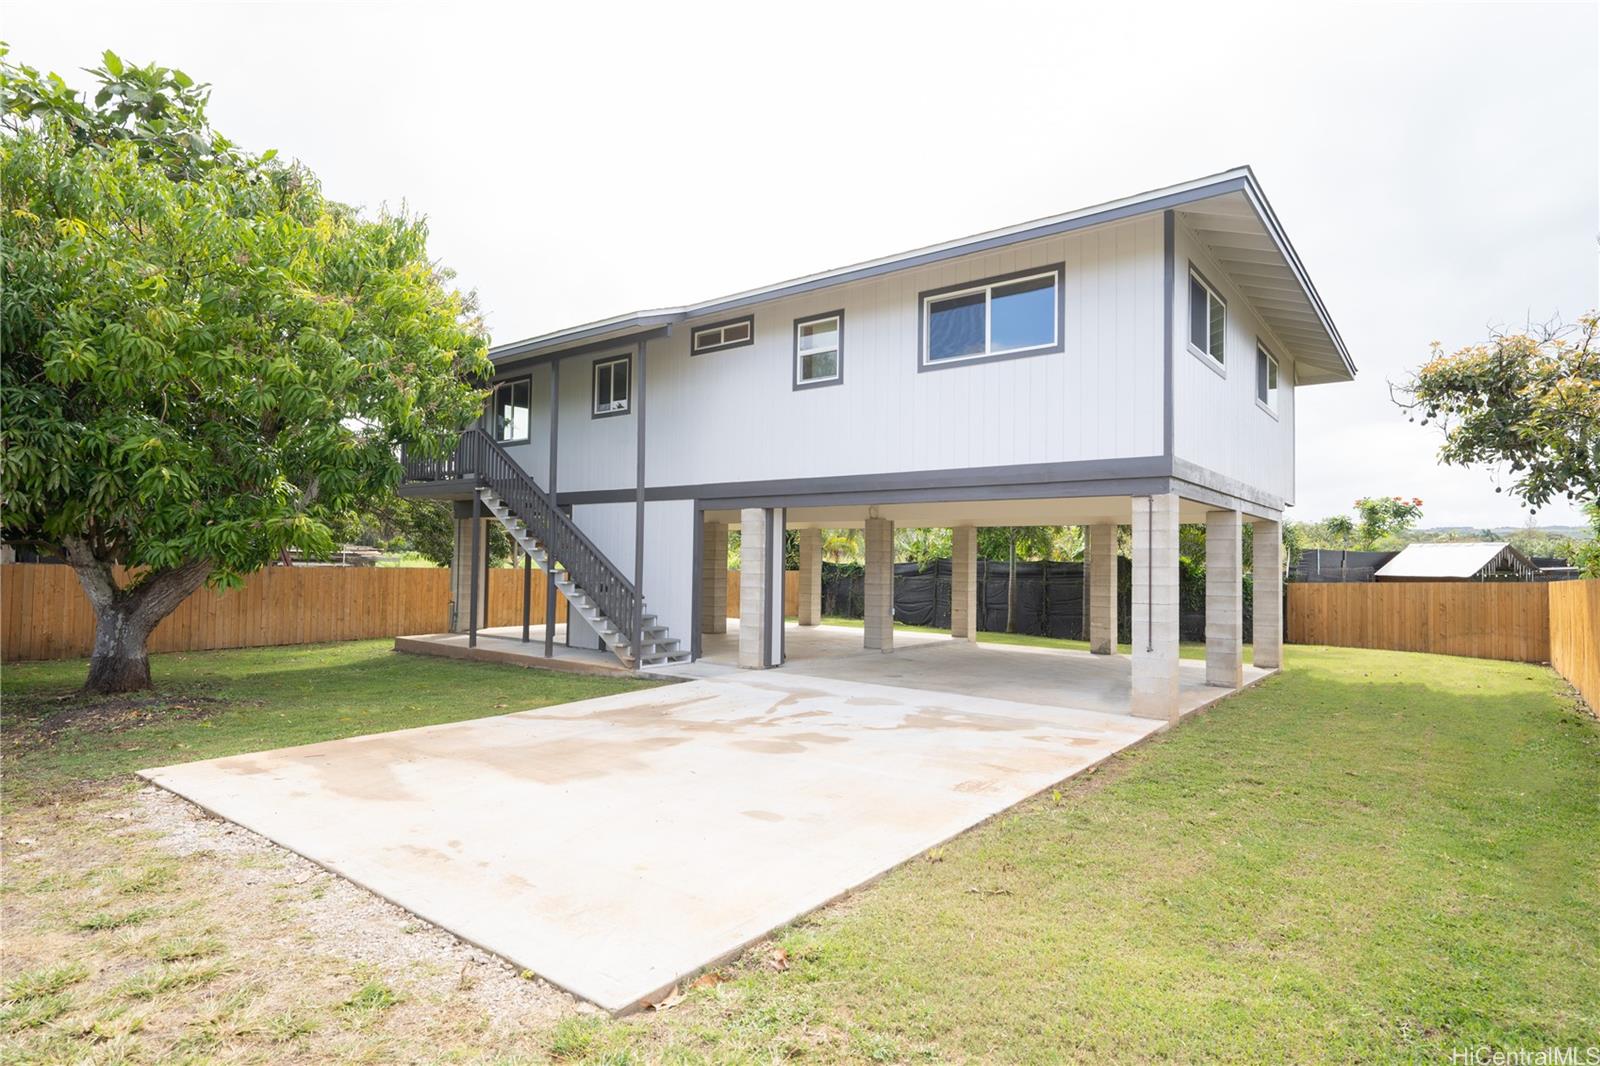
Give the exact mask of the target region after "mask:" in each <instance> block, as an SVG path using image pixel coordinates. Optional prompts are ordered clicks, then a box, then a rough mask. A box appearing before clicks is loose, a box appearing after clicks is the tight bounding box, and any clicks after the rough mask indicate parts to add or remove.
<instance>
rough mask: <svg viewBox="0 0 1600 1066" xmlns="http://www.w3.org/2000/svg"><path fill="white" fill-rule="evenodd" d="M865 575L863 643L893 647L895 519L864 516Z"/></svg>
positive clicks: (874, 646) (886, 650) (864, 645)
mask: <svg viewBox="0 0 1600 1066" xmlns="http://www.w3.org/2000/svg"><path fill="white" fill-rule="evenodd" d="M866 540H867V549H866V556H867V579H866V588H865V590H864V595H863V596H862V599H863V601H864V604H863V606H864V608H865V610H864V612H863V613H864V615H865V618H864V625H863V626H862V629H863V635H862V646H863V647H865V648H868V649H873V648H876V649H877V650H878V651H882V652H891V651H894V523H893V522H892V521H890V520H889V519H887V518H868V519H867V537H866Z"/></svg>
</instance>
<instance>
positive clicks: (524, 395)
mask: <svg viewBox="0 0 1600 1066" xmlns="http://www.w3.org/2000/svg"><path fill="white" fill-rule="evenodd" d="M532 389H533V382H531V381H529V380H528V379H527V378H523V379H522V380H521V381H502V382H501V383H500V384H498V385H496V386H495V387H494V397H493V399H492V400H491V401H490V404H489V435H490V436H492V437H493V438H494V439H495V440H497V441H499V442H501V443H502V444H509V443H511V442H513V441H524V440H527V439H528V397H529V396H530V395H531V394H532Z"/></svg>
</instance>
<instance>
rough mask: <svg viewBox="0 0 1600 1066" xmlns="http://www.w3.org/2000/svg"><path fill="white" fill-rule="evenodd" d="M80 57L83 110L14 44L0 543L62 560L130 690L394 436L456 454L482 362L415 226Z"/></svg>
mask: <svg viewBox="0 0 1600 1066" xmlns="http://www.w3.org/2000/svg"><path fill="white" fill-rule="evenodd" d="M91 73H92V74H94V75H95V77H96V78H98V80H99V82H100V88H99V90H98V91H97V92H96V94H95V96H94V99H93V102H92V103H91V102H90V101H88V100H87V99H85V98H84V97H83V96H82V95H80V94H78V93H76V92H74V91H72V90H71V89H70V88H68V87H67V85H66V84H65V82H64V81H63V80H62V79H61V78H59V77H58V76H56V75H54V74H51V75H46V76H42V75H40V74H39V72H38V71H36V70H34V69H33V68H31V67H27V66H21V65H16V64H13V63H12V62H10V61H9V60H8V59H6V58H5V54H4V52H0V109H3V117H0V193H3V197H4V212H3V217H0V239H3V243H4V262H3V269H4V294H3V302H0V345H3V349H4V352H5V359H4V362H3V365H0V389H3V403H4V408H5V425H4V429H3V433H0V492H3V493H4V499H5V514H4V530H5V536H6V538H7V539H8V540H11V541H14V542H20V543H30V544H34V545H39V546H43V547H47V548H51V549H54V550H58V551H62V552H64V553H65V554H66V556H67V558H68V560H69V561H70V562H71V563H72V564H73V565H74V567H75V568H76V569H77V570H78V573H79V576H80V578H81V579H82V580H83V582H84V587H85V590H86V592H87V593H88V594H89V598H90V600H91V602H92V603H93V604H94V605H95V608H96V612H97V616H98V617H99V621H100V624H101V625H100V628H101V633H100V636H99V637H97V644H96V650H95V656H96V660H97V661H98V660H100V659H101V658H102V657H103V655H116V656H121V657H123V658H126V659H127V660H128V661H129V663H130V664H131V665H130V666H128V667H127V670H128V671H131V674H132V676H131V679H130V680H127V681H126V682H124V683H119V684H121V685H123V686H124V687H125V686H130V685H131V686H133V687H137V685H138V684H139V678H138V677H137V674H138V671H139V670H140V669H142V670H143V683H145V684H148V667H147V666H145V665H144V651H143V636H144V634H146V633H148V630H149V628H150V627H153V626H154V624H155V622H156V621H159V619H160V617H161V616H163V615H164V614H165V613H166V612H167V611H170V610H171V608H172V607H173V606H176V604H177V602H179V601H181V600H182V598H183V596H184V595H187V593H188V592H189V591H192V590H193V588H194V587H197V586H198V584H199V583H200V582H203V581H205V580H206V579H207V578H210V579H211V580H212V581H213V582H214V583H218V584H228V583H233V582H237V581H239V580H241V579H242V576H243V575H244V574H246V573H248V572H249V571H251V570H254V569H256V568H258V567H260V566H262V565H264V564H266V563H268V562H269V561H271V560H273V559H274V558H276V557H277V556H278V555H279V554H280V552H281V551H282V550H283V549H285V548H291V547H292V548H297V549H299V550H301V551H304V552H307V553H310V554H317V553H320V552H325V551H327V550H328V549H329V548H331V546H332V545H331V541H330V538H329V531H328V528H327V524H326V520H325V516H326V515H328V514H331V513H336V512H339V511H341V510H345V509H348V508H351V507H355V506H358V505H360V504H361V503H362V502H363V501H365V500H368V499H371V498H373V497H375V496H377V495H378V494H381V493H382V492H384V491H385V490H387V489H388V488H390V487H392V486H393V484H394V483H395V482H396V481H397V480H398V477H399V473H400V470H399V465H398V463H397V461H396V452H397V450H398V449H399V447H400V446H402V445H407V446H410V447H412V448H413V449H414V450H417V451H422V452H434V453H441V452H443V451H444V450H445V449H446V448H447V447H449V446H450V444H451V443H452V442H453V441H454V439H455V436H456V434H457V432H458V430H459V428H460V427H461V426H462V425H464V424H465V423H467V422H468V421H470V420H471V419H472V418H473V417H475V416H476V415H477V414H478V413H479V411H480V410H481V405H482V398H483V393H482V391H481V389H480V388H479V387H478V381H480V380H481V379H482V376H483V375H484V374H485V372H486V371H487V368H488V362H487V358H486V356H485V339H484V336H483V331H482V328H481V326H480V325H479V323H478V321H477V320H476V318H475V317H474V315H473V309H472V306H471V303H470V301H469V300H468V299H466V298H464V297H463V296H462V295H461V294H459V293H457V292H454V291H452V290H451V288H450V287H449V285H448V277H449V275H448V274H446V273H444V272H442V271H441V270H439V269H438V268H437V267H436V266H435V265H434V264H433V263H431V262H430V261H429V259H428V256H427V248H426V239H427V229H426V226H425V225H424V223H423V221H422V220H421V219H420V218H417V217H415V216H412V215H408V214H406V213H404V212H398V213H396V212H387V211H385V212H381V213H379V214H378V215H377V216H376V217H371V218H369V217H364V216H363V215H362V214H361V213H359V212H358V211H356V210H355V209H353V208H351V207H348V206H346V205H344V204H340V203H337V202H334V201H332V200H329V199H327V198H326V197H325V196H324V195H323V193H322V189H321V187H320V185H319V184H318V182H317V180H316V177H315V176H314V175H313V174H312V173H311V172H310V171H308V170H307V169H306V168H305V167H303V166H300V165H298V164H289V163H283V162H280V161H278V160H277V159H275V158H274V157H273V155H272V153H264V154H261V155H253V154H250V153H247V152H245V151H243V150H242V149H240V148H238V147H237V146H235V145H234V144H232V142H230V141H228V140H226V139H225V138H223V137H221V136H220V135H218V134H216V133H215V132H213V131H212V130H211V128H210V126H209V124H208V122H207V119H206V115H205V108H206V103H207V99H208V96H209V93H208V91H207V89H206V87H205V86H204V85H196V84H194V82H193V81H192V80H191V79H190V78H188V77H187V76H186V75H184V74H183V73H181V72H179V71H174V70H169V69H166V68H163V67H158V66H155V65H153V64H152V65H149V66H144V67H130V66H128V65H127V64H124V63H123V62H122V61H121V60H120V59H119V58H118V57H117V56H115V55H113V54H112V53H109V52H108V53H106V56H105V65H104V66H103V67H101V68H99V69H97V70H94V71H92V72H91ZM118 565H120V566H122V567H128V568H134V569H135V573H136V576H134V577H133V578H132V580H130V581H127V582H126V583H119V582H118V581H117V580H116V578H115V576H114V573H113V570H112V567H113V566H118ZM174 597H175V598H174ZM152 616H153V617H152ZM113 623H115V625H114V626H113ZM113 629H115V632H113ZM117 633H124V637H123V638H117V639H116V640H112V638H115V637H117ZM128 636H133V637H137V640H136V641H134V643H136V645H137V647H136V648H131V647H129V646H127V639H125V638H126V637H128ZM101 637H105V638H106V639H107V640H108V641H111V643H112V644H116V645H117V646H116V647H112V646H111V645H110V644H108V645H107V646H106V647H105V648H102V646H101V639H100V638H101ZM135 660H136V661H135ZM113 672H114V671H113ZM95 678H96V669H95V666H94V665H92V666H91V687H107V686H105V685H97V683H96V681H95ZM110 687H117V686H116V685H112V686H110Z"/></svg>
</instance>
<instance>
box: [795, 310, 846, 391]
mask: <svg viewBox="0 0 1600 1066" xmlns="http://www.w3.org/2000/svg"><path fill="white" fill-rule="evenodd" d="M843 334H844V312H843V311H829V312H828V313H827V314H825V315H815V316H813V317H811V318H797V319H795V320H794V387H795V388H797V389H803V388H806V387H808V386H811V385H837V384H839V383H840V382H841V381H843V380H844V361H843V360H844V347H843V341H842V340H841V338H842V336H843Z"/></svg>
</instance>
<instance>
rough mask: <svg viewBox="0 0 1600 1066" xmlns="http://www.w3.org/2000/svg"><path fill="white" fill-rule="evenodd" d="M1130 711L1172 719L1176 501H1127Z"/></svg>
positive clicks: (1169, 496)
mask: <svg viewBox="0 0 1600 1066" xmlns="http://www.w3.org/2000/svg"><path fill="white" fill-rule="evenodd" d="M1132 638H1133V706H1132V711H1133V713H1134V714H1136V715H1139V716H1140V717H1143V718H1162V719H1165V720H1166V721H1168V722H1176V721H1177V720H1178V496H1177V494H1176V493H1170V492H1169V493H1163V494H1161V495H1159V496H1135V497H1134V498H1133V634H1132Z"/></svg>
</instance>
